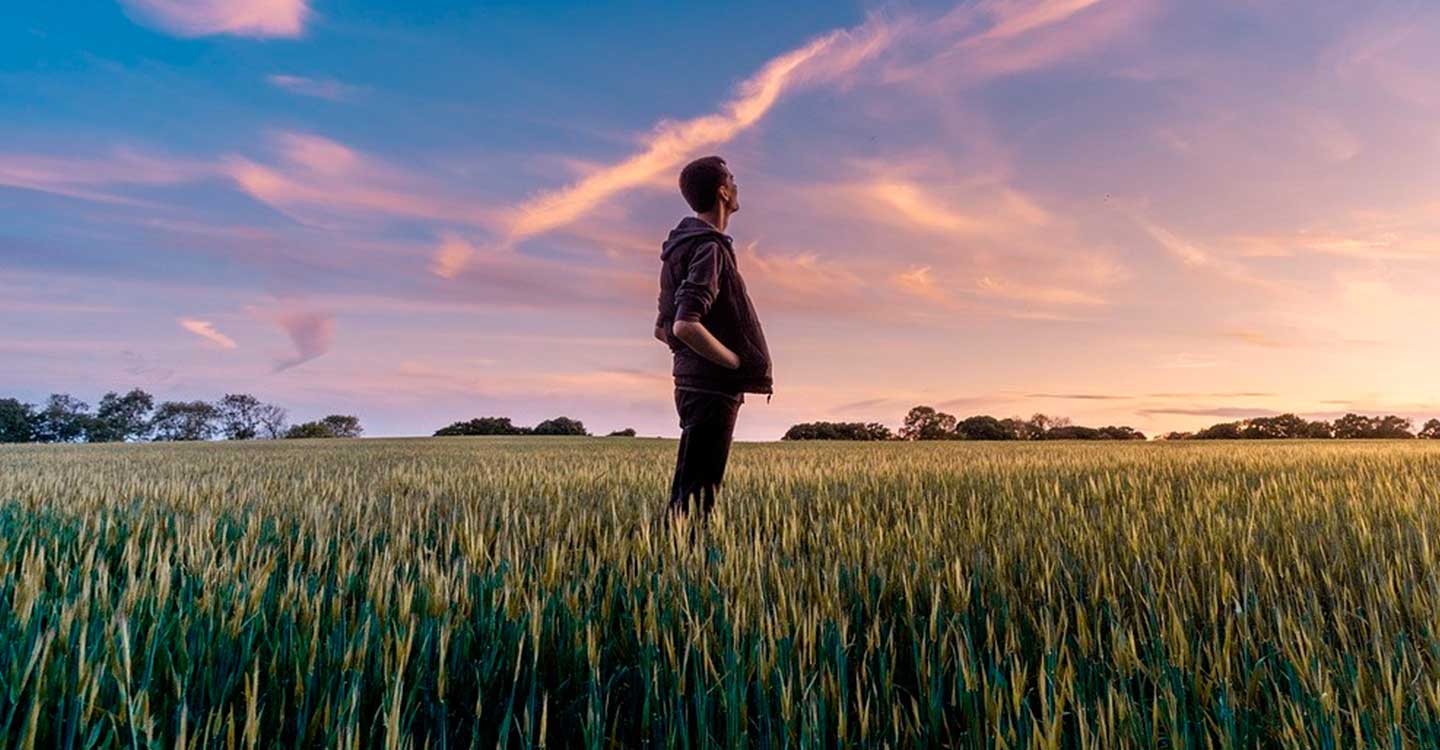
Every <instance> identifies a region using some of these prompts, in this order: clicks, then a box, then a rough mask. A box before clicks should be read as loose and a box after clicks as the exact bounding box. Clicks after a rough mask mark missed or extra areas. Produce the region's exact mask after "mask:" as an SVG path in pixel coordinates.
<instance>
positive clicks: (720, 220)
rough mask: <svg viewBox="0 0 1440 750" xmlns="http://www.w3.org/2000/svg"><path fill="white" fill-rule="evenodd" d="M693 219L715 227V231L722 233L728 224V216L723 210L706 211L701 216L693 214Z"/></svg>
mask: <svg viewBox="0 0 1440 750" xmlns="http://www.w3.org/2000/svg"><path fill="white" fill-rule="evenodd" d="M695 218H697V219H699V220H701V221H703V222H705V223H706V224H709V225H710V226H712V227H715V231H717V232H724V231H725V225H726V224H729V223H730V216H729V214H728V213H726V212H725V211H724V210H722V209H720V208H718V207H717V208H716V209H715V210H714V211H706V212H705V213H703V214H695Z"/></svg>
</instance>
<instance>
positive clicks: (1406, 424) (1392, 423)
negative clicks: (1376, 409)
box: [1374, 414, 1415, 440]
mask: <svg viewBox="0 0 1440 750" xmlns="http://www.w3.org/2000/svg"><path fill="white" fill-rule="evenodd" d="M1374 425H1375V437H1377V438H1385V439H1389V440H1394V439H1405V438H1413V437H1415V434H1414V433H1412V432H1410V427H1411V422H1410V419H1409V417H1400V416H1396V415H1394V414H1386V415H1385V416H1383V417H1381V418H1380V419H1379V420H1376V421H1375V422H1374Z"/></svg>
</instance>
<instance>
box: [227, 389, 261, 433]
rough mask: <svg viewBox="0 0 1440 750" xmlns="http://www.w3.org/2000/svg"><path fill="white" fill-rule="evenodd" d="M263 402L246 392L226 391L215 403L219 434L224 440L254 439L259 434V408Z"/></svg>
mask: <svg viewBox="0 0 1440 750" xmlns="http://www.w3.org/2000/svg"><path fill="white" fill-rule="evenodd" d="M264 406H265V404H263V403H261V401H260V399H258V398H255V397H254V396H251V395H250V394H248V393H227V394H225V397H224V398H222V399H220V400H219V401H218V402H216V403H215V408H216V413H217V418H218V419H219V422H220V434H221V435H223V436H224V437H225V439H226V440H254V439H255V438H257V437H259V436H260V426H261V423H260V409H261V408H262V407H264Z"/></svg>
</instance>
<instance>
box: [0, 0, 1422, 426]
mask: <svg viewBox="0 0 1440 750" xmlns="http://www.w3.org/2000/svg"><path fill="white" fill-rule="evenodd" d="M3 15H4V19H3V20H4V21H6V23H4V24H0V218H3V221H0V362H3V363H4V364H3V365H0V390H3V391H4V392H5V393H6V394H10V395H16V396H19V397H22V398H25V399H28V400H32V401H38V400H41V399H43V398H44V397H45V395H46V394H48V393H50V392H52V391H69V392H71V393H74V394H76V395H78V396H80V397H82V398H86V399H89V400H91V401H94V400H96V399H98V397H99V395H100V394H101V393H103V392H104V391H105V390H110V389H121V388H128V387H131V386H140V387H145V388H147V389H149V390H151V391H152V392H154V393H155V394H156V395H157V396H159V397H161V398H203V397H211V398H213V397H216V396H218V395H220V394H222V393H225V392H231V391H249V392H254V393H256V394H257V395H260V396H262V397H264V398H268V399H273V400H275V401H277V402H280V403H282V404H285V405H286V406H288V407H290V409H291V411H292V413H293V414H294V416H295V417H297V418H311V417H314V416H321V415H323V414H326V413H331V412H337V411H339V412H352V413H356V414H359V415H360V416H361V417H362V419H363V420H364V421H365V423H366V424H367V425H368V426H369V427H370V432H371V433H372V434H425V433H428V432H430V431H431V430H433V429H435V428H436V427H439V426H441V425H443V424H445V423H448V422H449V421H453V420H455V419H461V418H469V417H472V416H481V415H503V416H511V417H513V418H515V419H516V421H517V422H520V423H533V422H535V421H538V420H540V419H543V418H547V417H551V416H556V415H559V414H566V415H569V416H573V417H576V418H580V419H582V420H583V421H585V423H586V424H587V426H589V427H591V429H592V430H597V431H608V430H610V429H615V428H619V427H627V426H633V427H635V428H637V429H638V430H640V432H641V433H642V434H665V435H674V434H677V433H678V425H677V424H676V423H675V417H674V414H673V401H672V397H671V391H670V388H669V384H668V352H666V351H665V350H664V349H663V347H661V346H660V345H659V344H658V343H657V342H655V341H654V340H653V339H651V338H650V333H649V325H650V322H651V320H653V316H654V305H655V299H654V295H655V292H656V289H657V284H656V280H655V279H656V274H657V271H658V257H657V256H658V249H659V242H660V240H661V239H663V237H664V235H665V233H666V231H667V230H668V229H669V227H670V226H672V225H673V224H674V223H675V221H677V220H678V219H679V218H680V216H682V215H683V213H684V205H683V202H682V201H681V200H680V197H679V195H678V193H677V191H676V190H675V188H674V179H675V174H676V173H677V172H678V168H679V166H680V165H681V164H683V163H684V161H685V160H688V159H689V158H693V157H695V156H700V155H703V154H707V153H720V154H723V155H725V156H726V158H727V159H728V160H729V161H730V162H731V164H732V166H733V168H734V169H735V171H736V173H737V176H738V177H739V180H740V184H741V193H742V202H743V204H744V208H743V210H742V211H741V213H740V214H739V215H737V216H736V218H735V223H734V224H733V225H732V233H733V234H734V236H735V237H736V240H737V244H738V246H739V247H740V248H741V268H742V271H743V272H744V273H745V274H746V278H747V281H748V282H749V286H750V287H751V289H752V294H753V295H754V296H755V298H756V299H755V302H756V305H757V308H758V309H759V311H760V312H761V314H762V316H763V317H764V318H765V322H766V329H767V334H768V336H769V338H770V339H771V340H772V343H773V348H775V349H776V381H777V383H776V388H777V394H776V397H775V399H774V400H773V401H772V402H771V403H770V404H765V403H763V400H761V399H752V400H751V402H750V403H749V404H747V406H746V408H745V409H744V411H742V415H741V418H740V424H739V427H738V429H737V435H738V436H739V437H741V438H742V439H773V438H775V437H778V436H779V434H781V433H782V432H783V431H784V429H785V427H786V426H788V425H789V424H792V423H795V422H800V421H811V420H815V419H836V420H846V421H851V420H854V421H870V420H874V421H882V422H886V423H889V424H891V425H894V424H896V423H897V422H898V421H899V419H900V418H901V417H902V416H903V414H904V412H905V411H906V409H908V408H909V407H910V406H912V405H914V404H918V403H929V404H932V405H936V406H940V407H941V408H945V409H947V410H949V411H952V412H954V413H957V414H959V415H961V416H964V415H967V414H974V413H990V414H995V415H997V416H1009V415H1029V414H1030V413H1033V412H1036V411H1044V412H1048V413H1059V414H1067V415H1070V416H1072V417H1073V418H1075V419H1076V420H1077V421H1080V422H1085V423H1095V424H1101V423H1117V424H1130V425H1133V426H1136V427H1139V428H1141V429H1146V430H1148V431H1155V430H1163V429H1176V428H1189V427H1194V426H1197V425H1201V424H1208V423H1211V422H1214V421H1218V420H1220V419H1228V418H1235V417H1239V416H1249V415H1261V414H1270V413H1276V412H1281V411H1297V412H1301V413H1304V414H1309V415H1312V416H1328V415H1332V414H1335V413H1343V412H1344V411H1347V410H1359V411H1372V412H1373V411H1395V412H1400V413H1404V414H1408V415H1412V416H1415V417H1417V418H1424V417H1427V416H1433V415H1435V414H1437V413H1440V393H1437V388H1436V387H1435V386H1434V385H1432V383H1433V377H1432V373H1433V372H1434V368H1435V366H1436V364H1437V363H1440V362H1437V355H1436V354H1435V352H1436V347H1435V344H1436V343H1440V342H1437V341H1436V337H1437V335H1436V334H1435V333H1434V332H1432V331H1431V330H1430V328H1431V327H1430V326H1429V325H1428V324H1427V321H1428V317H1429V310H1430V302H1429V300H1431V299H1433V297H1434V294H1435V293H1436V292H1440V289H1437V288H1435V287H1437V286H1440V276H1437V275H1436V274H1435V273H1434V271H1435V270H1436V269H1435V268H1434V265H1435V263H1436V262H1437V260H1440V219H1437V217H1440V186H1437V184H1436V182H1435V180H1434V178H1433V175H1434V174H1436V173H1437V171H1436V167H1437V166H1440V164H1437V162H1440V130H1437V129H1436V128H1435V126H1434V124H1433V123H1434V122H1437V121H1440V119H1437V117H1436V115H1440V94H1437V93H1436V91H1437V90H1436V89H1435V87H1433V86H1432V85H1430V83H1429V82H1431V81H1433V80H1436V78H1435V76H1436V75H1437V74H1440V55H1437V53H1436V52H1435V51H1434V50H1436V49H1440V46H1437V42H1440V11H1437V10H1435V9H1433V8H1431V7H1428V6H1427V5H1425V4H1422V3H1417V2H1399V1H1389V0H1387V1H1385V2H1378V3H1372V4H1366V5H1364V6H1357V5H1355V4H1353V3H1342V2H1327V1H1322V2H1306V3H1300V2H1248V1H1242V0H1221V1H1219V2H1214V3H1204V4H1195V3H1182V2H1179V1H1178V0H981V1H978V2H970V3H960V4H952V3H941V2H928V3H918V2H917V3H875V2H856V3H844V2H842V3H783V4H776V3H743V2H742V3H732V4H727V5H725V6H724V7H723V8H722V9H717V8H714V7H703V6H700V5H695V4H682V3H626V4H617V3H605V4H596V3H587V4H580V3H576V4H565V3H491V4H478V5H472V4H461V3H449V2H410V3H396V2H381V1H379V0H370V1H369V2H360V3H353V2H352V3H343V4H342V3H338V2H328V1H327V0H194V1H193V2H180V0H110V1H108V2H75V3H64V4H44V5H32V6H31V7H24V8H22V7H19V6H16V7H12V8H8V9H7V10H5V11H3Z"/></svg>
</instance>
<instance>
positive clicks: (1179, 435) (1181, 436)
mask: <svg viewBox="0 0 1440 750" xmlns="http://www.w3.org/2000/svg"><path fill="white" fill-rule="evenodd" d="M1194 437H1195V433H1193V432H1167V433H1165V434H1164V435H1161V436H1160V439H1161V440H1191V439H1193V438H1194Z"/></svg>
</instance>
